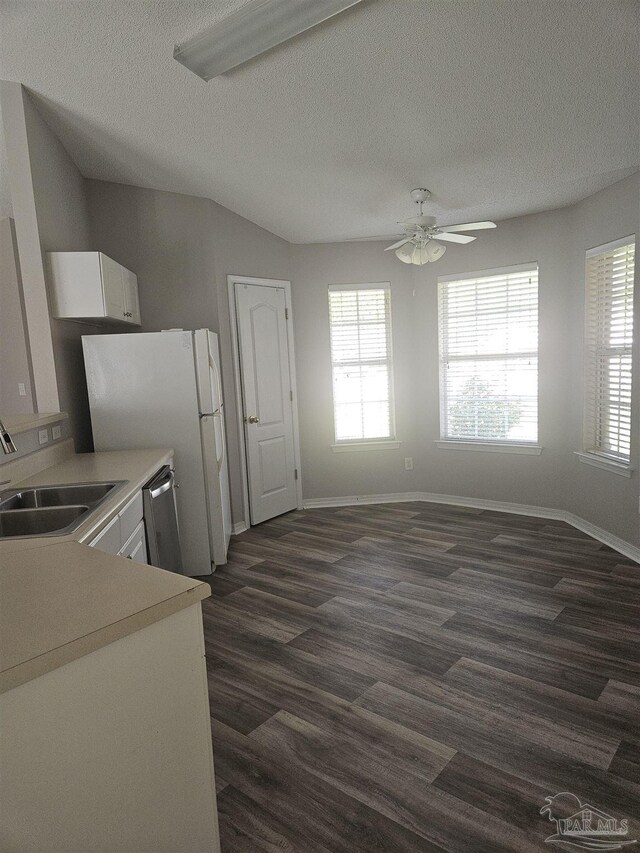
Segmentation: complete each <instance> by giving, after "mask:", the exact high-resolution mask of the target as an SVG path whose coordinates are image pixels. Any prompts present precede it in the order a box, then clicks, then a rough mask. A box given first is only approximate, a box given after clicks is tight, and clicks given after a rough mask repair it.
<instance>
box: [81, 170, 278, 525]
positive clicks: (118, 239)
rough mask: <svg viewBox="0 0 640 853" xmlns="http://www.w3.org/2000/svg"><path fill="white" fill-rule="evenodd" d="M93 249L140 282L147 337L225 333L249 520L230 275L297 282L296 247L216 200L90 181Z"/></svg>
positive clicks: (239, 511)
mask: <svg viewBox="0 0 640 853" xmlns="http://www.w3.org/2000/svg"><path fill="white" fill-rule="evenodd" d="M87 183H88V188H89V205H90V211H91V223H92V242H93V247H94V248H95V249H98V250H100V251H102V252H105V253H106V254H107V255H109V256H110V257H112V258H114V259H115V260H117V261H119V262H120V263H122V264H124V265H125V266H127V267H129V268H130V269H132V270H133V271H134V272H135V273H136V274H137V276H138V287H139V292H140V310H141V314H142V322H143V331H158V330H160V329H167V328H175V327H179V328H185V329H200V328H209V329H212V330H213V331H215V332H218V333H219V334H220V348H221V357H222V381H223V385H224V393H225V401H226V422H227V425H228V455H229V473H230V481H231V501H232V510H233V519H234V521H240V520H241V519H242V516H243V507H242V493H241V479H240V478H241V466H240V446H239V438H240V437H239V435H238V434H237V430H236V427H235V425H236V417H237V413H236V406H235V385H234V378H233V362H232V351H231V329H230V325H229V306H228V298H227V275H228V274H232V273H233V274H235V275H247V276H260V277H262V278H283V279H289V277H290V276H289V272H290V267H289V244H288V243H287V242H286V241H285V240H282V239H281V238H280V237H276V236H275V235H273V234H271V233H270V232H268V231H265V230H264V229H263V228H260V227H259V226H257V225H254V224H253V223H252V222H249V221H248V220H246V219H243V218H242V217H241V216H237V215H236V214H235V213H232V212H231V211H230V210H227V209H226V208H224V207H221V206H220V205H218V204H216V203H215V202H213V201H210V200H209V199H204V198H196V197H194V196H186V195H179V194H176V193H169V192H161V191H157V190H147V189H141V188H139V187H131V186H124V185H121V184H111V183H108V182H104V181H93V180H91V181H88V182H87Z"/></svg>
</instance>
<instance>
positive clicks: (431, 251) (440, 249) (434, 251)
mask: <svg viewBox="0 0 640 853" xmlns="http://www.w3.org/2000/svg"><path fill="white" fill-rule="evenodd" d="M446 251H447V247H446V246H443V245H442V243H436V242H435V241H434V240H429V242H428V243H427V252H428V255H429V260H430V261H437V260H439V259H440V258H441V257H442V256H443V255H444V253H445V252H446Z"/></svg>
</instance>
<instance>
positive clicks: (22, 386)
mask: <svg viewBox="0 0 640 853" xmlns="http://www.w3.org/2000/svg"><path fill="white" fill-rule="evenodd" d="M18 394H19V395H20V396H21V397H26V396H27V386H26V385H25V384H24V382H18Z"/></svg>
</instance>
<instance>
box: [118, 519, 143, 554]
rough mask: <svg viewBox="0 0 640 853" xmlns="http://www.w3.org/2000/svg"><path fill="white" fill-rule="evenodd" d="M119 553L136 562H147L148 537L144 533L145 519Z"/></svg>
mask: <svg viewBox="0 0 640 853" xmlns="http://www.w3.org/2000/svg"><path fill="white" fill-rule="evenodd" d="M118 553H119V555H120V556H121V557H126V558H127V560H133V561H134V562H136V563H146V562H147V537H146V536H145V534H144V521H141V522H140V524H139V525H138V526H137V527H136V529H135V530H134V531H133V533H132V534H131V536H130V537H129V538H128V539H127V541H126V542H125V544H124V545H123V546H122V548H121V549H120V551H118Z"/></svg>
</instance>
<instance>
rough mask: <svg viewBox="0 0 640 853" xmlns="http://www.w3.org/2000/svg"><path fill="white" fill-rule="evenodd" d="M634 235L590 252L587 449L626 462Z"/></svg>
mask: <svg viewBox="0 0 640 853" xmlns="http://www.w3.org/2000/svg"><path fill="white" fill-rule="evenodd" d="M634 256H635V237H633V236H632V237H626V238H625V239H623V240H618V241H616V242H615V243H609V244H607V245H606V246H599V247H598V248H596V249H591V250H590V251H588V252H587V259H586V302H585V308H586V310H585V315H586V317H585V319H586V323H585V395H584V449H585V451H587V452H589V453H596V454H599V455H602V456H606V457H609V458H610V459H612V460H614V461H616V462H622V463H628V462H629V459H630V444H631V362H632V339H633V274H634Z"/></svg>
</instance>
